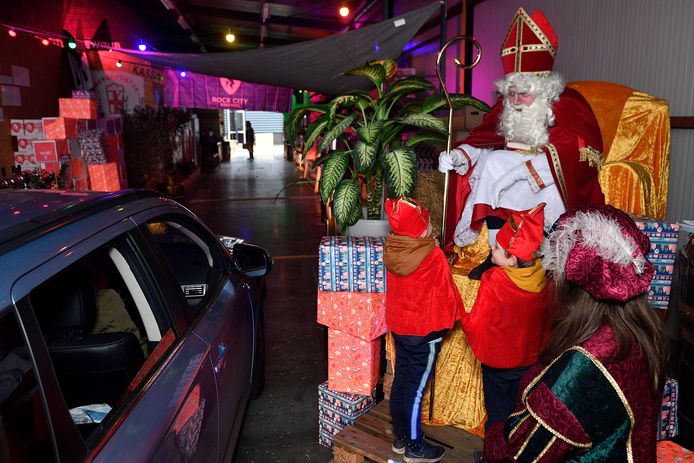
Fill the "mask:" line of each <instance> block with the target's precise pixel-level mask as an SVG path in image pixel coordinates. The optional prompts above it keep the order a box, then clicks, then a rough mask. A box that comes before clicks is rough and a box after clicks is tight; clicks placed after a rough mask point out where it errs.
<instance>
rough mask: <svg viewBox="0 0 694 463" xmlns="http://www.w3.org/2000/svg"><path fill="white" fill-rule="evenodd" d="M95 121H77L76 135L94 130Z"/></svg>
mask: <svg viewBox="0 0 694 463" xmlns="http://www.w3.org/2000/svg"><path fill="white" fill-rule="evenodd" d="M97 127H98V126H97V121H95V120H94V119H77V133H78V134H80V133H82V132H86V131H87V130H96V129H97Z"/></svg>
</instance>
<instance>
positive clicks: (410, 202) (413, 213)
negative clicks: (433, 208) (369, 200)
mask: <svg viewBox="0 0 694 463" xmlns="http://www.w3.org/2000/svg"><path fill="white" fill-rule="evenodd" d="M384 209H385V211H386V215H387V216H388V222H390V228H391V230H392V231H393V233H395V234H396V235H405V236H409V237H411V238H419V237H420V236H422V233H424V231H425V230H426V229H427V227H428V226H429V211H427V209H426V208H425V207H424V206H422V205H421V204H420V203H419V201H417V200H416V199H413V198H405V197H404V196H400V197H398V198H395V199H387V200H386V203H385V205H384Z"/></svg>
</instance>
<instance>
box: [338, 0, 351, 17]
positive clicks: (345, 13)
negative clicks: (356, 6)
mask: <svg viewBox="0 0 694 463" xmlns="http://www.w3.org/2000/svg"><path fill="white" fill-rule="evenodd" d="M338 13H340V16H342V17H343V18H346V17H347V16H349V7H348V6H347V4H346V3H343V4H342V5H340V9H339V10H338Z"/></svg>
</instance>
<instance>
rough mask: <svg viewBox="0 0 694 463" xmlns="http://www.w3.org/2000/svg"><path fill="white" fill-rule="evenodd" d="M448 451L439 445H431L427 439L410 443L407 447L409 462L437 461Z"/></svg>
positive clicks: (406, 457) (428, 462)
mask: <svg viewBox="0 0 694 463" xmlns="http://www.w3.org/2000/svg"><path fill="white" fill-rule="evenodd" d="M445 453H446V451H445V450H444V449H443V447H439V446H438V445H431V444H430V443H428V442H427V441H425V440H422V441H421V442H419V443H416V444H415V443H411V442H410V443H408V444H407V447H406V448H405V461H406V462H407V463H435V462H437V461H441V459H442V458H443V456H444V455H445Z"/></svg>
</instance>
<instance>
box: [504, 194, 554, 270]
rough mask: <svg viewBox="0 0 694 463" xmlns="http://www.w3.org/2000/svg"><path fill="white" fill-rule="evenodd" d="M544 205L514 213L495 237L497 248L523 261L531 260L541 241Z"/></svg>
mask: <svg viewBox="0 0 694 463" xmlns="http://www.w3.org/2000/svg"><path fill="white" fill-rule="evenodd" d="M544 223H545V203H542V204H540V205H539V206H537V207H535V208H533V209H531V210H529V211H523V212H514V213H512V214H511V217H509V218H508V221H507V222H506V223H505V224H504V226H503V227H501V229H500V230H499V233H497V235H496V241H497V243H499V246H501V247H502V248H504V249H505V250H506V251H508V252H509V253H511V254H513V255H514V256H516V257H520V258H521V259H524V260H532V258H533V255H534V254H535V251H537V249H538V248H539V247H540V245H541V244H542V240H543V238H544V237H543V230H544Z"/></svg>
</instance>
